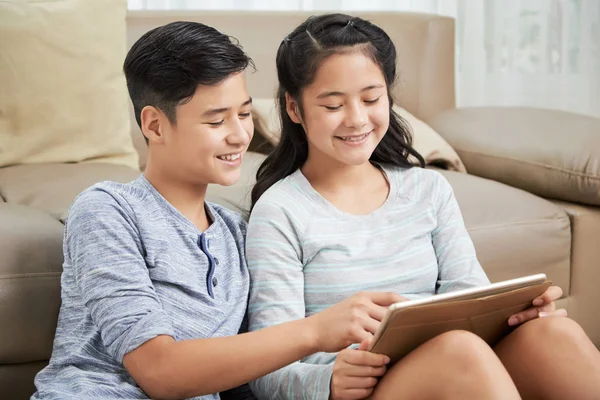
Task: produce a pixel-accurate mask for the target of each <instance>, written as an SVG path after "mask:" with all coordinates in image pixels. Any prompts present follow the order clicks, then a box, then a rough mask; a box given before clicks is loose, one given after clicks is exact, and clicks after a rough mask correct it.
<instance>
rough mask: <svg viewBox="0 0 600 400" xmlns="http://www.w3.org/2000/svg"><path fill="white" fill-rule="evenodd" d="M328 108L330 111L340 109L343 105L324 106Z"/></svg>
mask: <svg viewBox="0 0 600 400" xmlns="http://www.w3.org/2000/svg"><path fill="white" fill-rule="evenodd" d="M324 107H325V108H326V109H328V110H329V111H336V110H339V109H340V108H342V106H324Z"/></svg>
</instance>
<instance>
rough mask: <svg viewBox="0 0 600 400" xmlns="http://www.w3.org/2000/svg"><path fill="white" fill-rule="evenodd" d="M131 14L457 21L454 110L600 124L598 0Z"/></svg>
mask: <svg viewBox="0 0 600 400" xmlns="http://www.w3.org/2000/svg"><path fill="white" fill-rule="evenodd" d="M129 7H130V9H235V10H318V11H325V10H327V11H338V10H342V11H367V10H376V11H384V10H397V11H413V12H426V13H434V14H441V15H447V16H451V17H454V18H456V51H457V53H456V63H457V65H456V67H457V68H456V71H457V72H456V80H457V85H456V87H457V104H458V105H459V106H487V105H491V106H532V107H540V108H552V109H559V110H565V111H572V112H576V113H581V114H587V115H592V116H596V117H600V1H599V0H367V1H365V0H129Z"/></svg>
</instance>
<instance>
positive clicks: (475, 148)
mask: <svg viewBox="0 0 600 400" xmlns="http://www.w3.org/2000/svg"><path fill="white" fill-rule="evenodd" d="M427 122H428V123H429V124H430V125H431V127H432V128H433V129H435V130H436V131H437V132H438V133H439V134H440V135H442V136H443V137H444V139H446V141H448V143H450V145H451V146H452V147H454V149H455V150H456V152H457V153H458V154H459V156H460V157H461V159H462V161H463V163H464V164H465V166H466V168H467V171H469V173H470V174H473V175H477V176H481V177H484V178H488V179H493V180H495V181H499V182H503V183H506V184H508V185H511V186H514V187H517V188H520V189H524V190H527V191H528V192H531V193H533V194H536V195H539V196H542V197H547V198H554V199H559V200H566V201H571V202H576V203H581V204H591V205H600V119H597V118H592V117H586V116H583V115H578V114H573V113H567V112H563V111H553V110H541V109H534V108H524V107H518V108H517V107H511V108H509V107H476V108H459V109H453V110H448V111H445V112H442V113H440V114H438V115H436V116H435V117H434V118H433V119H432V120H430V121H427Z"/></svg>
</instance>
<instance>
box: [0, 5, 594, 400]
mask: <svg viewBox="0 0 600 400" xmlns="http://www.w3.org/2000/svg"><path fill="white" fill-rule="evenodd" d="M307 16H308V14H304V13H294V14H285V13H284V14H279V13H278V14H274V13H245V14H243V15H240V14H231V13H197V14H194V13H189V12H188V13H185V14H177V13H171V14H164V13H143V12H141V13H132V14H130V16H129V18H128V32H129V37H128V41H129V44H131V43H132V42H133V41H134V40H135V39H137V38H138V37H139V36H140V35H141V34H142V33H143V32H145V31H147V30H148V29H150V28H152V27H154V26H157V25H159V24H164V23H166V22H169V21H172V20H178V19H188V20H189V19H191V20H198V21H201V22H205V23H209V24H211V25H213V26H216V27H217V28H219V29H221V30H222V31H224V32H227V33H229V34H231V35H233V36H236V37H238V38H239V39H240V41H241V42H242V44H243V45H244V48H245V50H246V51H247V52H248V53H249V54H250V55H251V56H252V57H253V58H254V60H255V62H256V65H257V68H258V71H257V72H256V73H254V74H250V75H249V77H248V85H249V89H250V91H251V93H252V95H253V96H254V97H256V98H259V97H260V98H269V97H272V95H273V92H274V89H275V76H276V75H275V66H274V55H275V51H276V49H277V46H278V45H279V42H280V40H281V38H283V37H284V36H285V35H286V34H287V33H288V32H289V31H290V30H291V29H292V28H293V27H294V26H295V25H296V24H298V23H299V22H300V21H302V20H303V19H305V18H306V17H307ZM363 16H365V17H367V18H369V19H371V20H373V21H375V22H377V23H378V24H380V25H381V26H382V27H383V28H384V29H385V30H386V31H387V32H388V33H389V34H390V36H392V38H393V39H394V41H395V42H396V45H397V47H398V51H399V70H400V72H401V79H400V84H399V85H398V88H397V92H396V97H397V99H398V102H399V104H401V105H402V106H403V107H404V108H406V109H407V110H409V111H410V112H411V113H413V114H414V115H416V116H417V117H419V118H421V119H423V120H424V121H427V122H428V123H429V124H430V125H432V126H433V127H434V128H435V129H436V130H437V131H438V132H439V133H441V134H442V135H443V136H444V137H445V139H446V140H447V141H448V142H449V143H451V144H452V145H453V146H454V147H455V149H456V150H457V151H458V153H459V155H460V156H461V157H462V159H463V161H464V163H465V165H466V167H467V169H468V171H469V174H462V173H457V172H447V171H443V173H444V175H446V177H447V178H448V179H449V181H450V182H451V184H452V185H453V187H454V189H455V192H456V196H457V198H458V201H459V203H460V206H461V209H462V211H463V214H464V218H465V221H466V224H467V227H468V229H469V232H470V233H471V235H472V238H473V240H474V242H475V246H476V248H477V252H478V256H479V259H480V261H481V263H482V265H483V267H484V268H485V270H486V272H487V273H488V275H489V276H490V278H491V279H492V280H493V281H497V280H500V279H506V278H511V277H516V276H520V275H525V274H532V273H537V272H545V273H546V274H547V275H548V276H549V277H550V279H552V280H553V281H554V282H555V283H556V284H558V285H560V286H561V287H562V288H563V289H564V291H565V296H564V298H563V299H562V300H561V301H560V303H561V306H564V307H567V308H568V311H569V313H570V315H571V316H572V317H573V318H574V319H575V320H576V321H578V322H579V323H580V324H581V325H582V326H583V327H584V328H585V330H586V331H587V333H588V334H589V335H590V337H591V338H592V339H593V341H594V342H595V343H596V345H600V320H599V317H598V312H597V310H596V308H597V306H598V304H600V290H598V288H597V285H598V282H600V265H599V263H600V207H599V205H600V190H599V187H600V120H596V119H592V118H585V117H581V116H576V115H572V114H566V113H560V112H551V111H542V110H528V109H494V108H482V109H455V94H454V36H453V35H454V23H453V20H452V19H449V18H442V17H435V16H428V15H420V14H406V13H386V14H363ZM132 135H133V138H134V141H135V143H136V147H137V149H138V150H139V153H140V155H141V157H140V158H141V165H142V167H143V165H144V162H145V156H146V152H145V144H144V143H143V140H142V137H141V134H140V133H139V131H138V129H137V128H136V127H135V126H133V127H132ZM254 144H256V143H254ZM261 159H262V156H260V155H259V154H256V153H249V154H248V155H247V156H246V159H245V161H244V165H243V178H242V180H241V181H240V182H239V183H238V184H236V185H234V186H233V187H229V188H219V187H214V188H211V189H210V191H209V200H211V201H216V202H219V203H221V204H224V205H226V206H229V207H231V208H233V209H237V210H243V209H244V208H246V207H247V206H248V196H247V194H248V190H249V188H250V187H251V185H252V180H253V176H254V174H255V170H256V167H257V165H258V164H259V163H260V161H261ZM137 174H138V172H136V171H134V170H132V169H129V168H126V167H118V166H114V165H108V164H44V165H18V166H12V167H6V168H0V254H1V255H2V257H0V326H1V327H2V328H1V329H0V392H1V394H2V396H0V397H2V398H6V399H22V398H26V397H27V396H28V395H30V394H31V393H32V391H33V376H34V374H35V373H36V372H37V371H38V370H39V369H40V368H42V367H43V366H44V365H45V364H46V363H47V360H48V358H49V356H50V353H51V347H52V340H53V336H54V329H55V325H56V319H57V315H58V310H59V306H60V273H61V264H62V248H61V243H62V230H63V224H62V222H63V221H64V217H65V215H66V212H67V209H68V207H69V204H70V202H71V201H72V199H73V198H74V197H75V196H76V194H77V193H79V192H80V191H81V190H83V189H85V188H86V187H88V186H90V185H91V184H93V183H95V182H98V181H102V180H107V179H110V180H117V181H123V182H125V181H129V180H132V179H134V178H135V177H136V176H137ZM545 197H548V198H553V199H555V200H546V199H545Z"/></svg>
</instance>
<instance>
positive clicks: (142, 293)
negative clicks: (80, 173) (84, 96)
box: [33, 22, 400, 399]
mask: <svg viewBox="0 0 600 400" xmlns="http://www.w3.org/2000/svg"><path fill="white" fill-rule="evenodd" d="M251 63H252V61H251V60H250V59H249V58H248V56H247V55H246V54H244V52H243V51H242V50H241V48H240V47H238V46H237V45H235V44H234V43H232V42H231V40H230V38H229V37H228V36H226V35H223V34H221V33H219V32H218V31H216V30H215V29H213V28H211V27H208V26H205V25H203V24H199V23H193V22H174V23H171V24H168V25H165V26H162V27H159V28H156V29H154V30H152V31H150V32H148V33H146V34H145V35H143V36H142V37H141V38H140V39H139V40H138V42H136V43H135V44H134V46H133V47H132V48H131V50H130V51H129V53H128V55H127V58H126V59H125V64H124V71H125V76H126V79H127V86H128V89H129V94H130V96H131V99H132V102H133V105H134V109H135V114H136V120H137V122H138V124H139V125H140V128H141V130H142V132H143V134H144V136H145V138H146V142H147V143H148V145H149V153H148V163H147V167H146V170H145V172H144V174H143V175H141V176H140V177H139V178H138V179H137V180H135V181H133V182H130V183H128V184H120V183H115V182H103V183H100V184H97V185H94V186H92V187H91V188H89V189H87V190H86V191H84V192H83V193H82V194H80V195H79V196H78V197H77V198H76V199H75V201H74V202H73V204H72V205H71V208H70V210H69V214H68V217H67V221H66V224H65V236H64V256H65V262H64V267H63V275H62V279H61V285H62V305H61V311H60V315H59V320H58V326H57V330H56V336H55V341H54V348H53V353H52V357H51V360H50V364H49V365H48V367H46V368H45V369H44V370H42V371H41V372H40V373H39V374H38V375H37V376H36V380H35V383H36V387H37V389H38V392H37V393H36V394H34V396H33V398H34V399H38V398H39V399H42V398H43V399H66V398H77V399H91V398H103V399H116V398H129V399H131V398H147V396H150V397H153V398H192V397H193V398H203V399H218V398H219V394H218V393H219V392H220V391H223V390H227V389H231V388H234V387H236V386H239V385H241V384H244V383H245V382H248V381H250V380H253V379H256V378H257V377H259V376H262V375H265V374H266V373H269V372H272V371H274V370H276V369H279V368H281V367H283V366H285V365H287V364H289V363H292V362H294V361H297V360H298V359H300V358H302V357H306V356H308V355H309V354H312V353H314V352H316V351H338V350H340V349H342V348H344V347H346V346H348V345H349V344H351V343H356V342H360V341H362V340H365V339H368V338H369V337H371V334H372V333H373V331H374V328H375V327H376V325H377V324H378V321H379V320H380V319H381V317H382V315H383V313H384V310H385V309H384V307H385V306H387V305H389V304H391V303H393V302H395V301H398V300H399V299H400V298H399V296H397V295H394V294H390V293H366V294H361V295H358V296H354V297H352V298H350V299H348V300H347V301H345V302H342V303H340V304H339V305H337V306H334V307H332V308H331V309H328V310H325V311H323V312H322V313H320V314H317V315H315V316H314V317H311V318H306V319H302V320H299V321H293V322H290V323H287V324H282V325H279V326H275V327H272V328H269V329H264V330H261V331H257V332H253V333H245V334H241V335H237V333H238V331H239V329H240V326H241V323H242V319H243V317H244V315H245V312H246V304H247V297H248V288H249V278H248V271H247V267H246V261H245V251H244V235H245V231H246V224H245V222H244V221H243V220H242V218H241V217H240V216H239V215H237V214H235V213H233V212H230V211H228V210H226V209H225V208H223V207H220V206H217V205H214V204H208V203H205V201H204V198H205V194H206V189H207V186H208V184H209V183H216V184H220V185H231V184H232V183H234V182H235V181H236V180H237V179H238V178H239V175H240V166H241V161H242V157H243V155H244V153H245V152H246V149H247V147H248V145H249V143H250V140H251V138H252V134H253V125H252V117H251V105H252V99H251V97H250V96H249V94H248V92H247V90H246V82H245V77H244V71H245V69H246V67H247V66H248V65H250V64H251ZM364 353H365V355H364V357H371V358H372V359H373V360H375V361H376V362H379V363H383V362H384V361H385V358H384V357H383V356H380V355H371V354H369V353H366V352H364ZM200 396H205V397H200Z"/></svg>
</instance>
